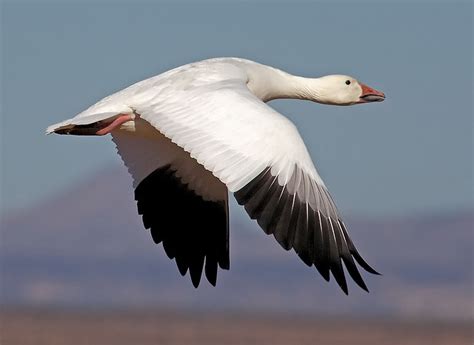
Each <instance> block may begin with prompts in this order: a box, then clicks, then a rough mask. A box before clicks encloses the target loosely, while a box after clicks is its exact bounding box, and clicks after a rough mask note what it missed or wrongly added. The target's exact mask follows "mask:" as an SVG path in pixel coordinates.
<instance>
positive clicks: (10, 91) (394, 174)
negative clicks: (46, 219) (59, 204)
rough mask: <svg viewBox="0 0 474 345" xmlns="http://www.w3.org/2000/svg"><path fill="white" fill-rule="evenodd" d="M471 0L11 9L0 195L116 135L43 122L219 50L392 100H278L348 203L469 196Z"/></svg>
mask: <svg viewBox="0 0 474 345" xmlns="http://www.w3.org/2000/svg"><path fill="white" fill-rule="evenodd" d="M472 45H473V37H472V3H470V2H465V3H454V2H453V3H451V2H449V3H448V2H446V3H444V4H443V3H438V4H429V3H408V2H407V3H404V4H403V3H402V4H395V3H384V4H379V3H375V2H365V3H359V4H351V3H298V4H295V3H290V2H288V3H286V4H285V3H282V4H271V3H265V4H263V3H262V4H259V5H256V4H250V3H247V4H245V3H238V2H236V3H230V4H217V3H202V4H184V3H183V4H178V5H172V4H167V3H145V2H141V3H132V1H130V2H129V3H123V4H120V5H119V4H113V3H102V4H100V3H70V4H61V3H59V2H56V3H55V2H51V3H48V2H43V3H21V2H4V4H3V5H2V98H3V100H2V125H1V128H2V131H1V136H2V199H3V200H2V201H3V202H2V206H1V209H2V211H3V212H9V211H11V210H13V209H18V208H22V207H25V206H28V205H32V204H34V203H36V202H39V201H41V200H42V199H44V198H47V197H48V196H51V195H52V194H55V193H58V192H60V191H61V190H62V189H64V188H65V187H66V186H67V185H69V184H72V183H75V182H76V181H79V180H81V178H82V176H84V175H88V174H92V173H94V172H96V171H97V170H100V169H101V168H102V167H103V166H106V165H110V164H117V165H118V164H121V163H120V160H119V158H118V156H116V154H115V149H114V147H113V144H112V143H111V142H110V140H109V139H107V138H103V137H100V138H85V137H62V136H45V135H44V128H45V127H46V126H48V125H49V124H51V123H54V122H57V121H60V120H63V119H66V118H70V117H72V116H74V115H75V114H76V113H78V112H80V111H82V110H83V109H85V108H86V107H88V106H89V105H90V104H92V103H94V102H95V101H97V100H98V99H100V98H102V97H104V96H107V95H108V94H110V93H112V92H114V91H116V90H119V89H121V88H123V87H126V86H128V85H130V84H131V83H133V82H135V81H138V80H140V79H143V78H146V77H150V76H153V75H156V74H158V73H161V72H163V71H165V70H167V69H169V68H171V67H175V66H178V65H181V64H184V63H188V62H192V61H196V60H200V59H203V58H208V57H216V56H238V57H245V58H249V59H253V60H256V61H258V62H261V63H265V64H269V65H273V66H275V67H279V68H281V69H284V70H286V71H288V72H291V73H294V74H299V75H304V76H319V75H324V74H333V73H344V74H350V75H353V76H355V77H356V78H358V79H359V80H361V81H363V82H365V83H367V84H368V85H370V86H372V87H375V88H377V89H380V90H383V91H384V92H385V93H386V94H387V100H386V101H385V102H383V103H380V104H370V105H366V106H356V107H331V106H322V105H318V104H314V103H310V102H301V101H275V102H272V103H271V104H272V106H274V107H276V108H277V109H278V110H279V111H281V112H282V113H284V114H285V115H288V117H289V118H291V119H292V120H293V121H294V122H295V123H296V124H297V126H298V127H299V129H300V132H301V134H302V136H303V138H304V140H305V142H306V143H307V145H308V148H309V151H310V152H311V155H312V157H313V160H314V161H315V164H316V167H317V168H318V170H319V171H320V173H321V175H322V176H323V179H324V180H325V181H326V184H327V185H328V186H329V188H330V190H331V191H332V193H333V195H334V197H335V198H336V201H337V203H338V205H339V207H340V208H341V209H342V210H343V211H344V212H348V213H351V214H362V215H373V216H379V215H395V214H407V213H416V212H439V211H443V210H448V211H451V210H456V209H459V208H463V209H464V208H470V207H472V195H473V188H472V172H473V164H472V144H473V142H472V130H473V118H472V113H473V108H472V95H473V84H472V78H473V74H472V61H473V59H472V58H473V56H472Z"/></svg>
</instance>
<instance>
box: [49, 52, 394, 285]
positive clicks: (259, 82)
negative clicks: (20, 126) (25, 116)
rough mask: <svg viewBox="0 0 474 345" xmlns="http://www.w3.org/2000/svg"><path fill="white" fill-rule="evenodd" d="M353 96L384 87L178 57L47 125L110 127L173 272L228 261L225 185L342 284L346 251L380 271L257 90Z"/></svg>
mask: <svg viewBox="0 0 474 345" xmlns="http://www.w3.org/2000/svg"><path fill="white" fill-rule="evenodd" d="M277 98H293V99H304V100H311V101H314V102H318V103H323V104H333V105H353V104H360V103H369V102H379V101H383V100H384V98H385V95H384V94H383V93H382V92H379V91H377V90H374V89H372V88H370V87H368V86H366V85H364V84H362V83H360V82H358V81H357V80H356V79H354V78H352V77H349V76H344V75H329V76H324V77H321V78H303V77H298V76H294V75H290V74H288V73H286V72H283V71H281V70H279V69H276V68H273V67H269V66H266V65H262V64H259V63H256V62H253V61H249V60H244V59H239V58H215V59H209V60H204V61H200V62H196V63H191V64H187V65H184V66H181V67H177V68H175V69H172V70H170V71H167V72H165V73H163V74H160V75H158V76H155V77H152V78H149V79H146V80H143V81H140V82H138V83H136V84H134V85H132V86H130V87H127V88H126V89H124V90H121V91H119V92H117V93H114V94H112V95H111V96H108V97H106V98H104V99H102V100H101V101H99V102H98V103H96V104H94V105H92V106H91V107H90V108H88V109H87V110H85V111H84V112H82V113H80V114H78V115H77V116H76V117H74V118H72V119H70V120H66V121H64V122H60V123H58V124H55V125H52V126H50V127H48V128H47V133H57V134H72V135H105V134H109V133H110V134H111V135H112V139H113V141H114V142H115V144H116V145H117V151H118V153H119V155H120V156H121V157H122V160H123V161H124V163H125V165H126V166H127V168H128V170H129V172H130V174H131V175H132V177H133V186H134V188H135V199H136V201H137V206H138V213H139V214H140V215H142V217H143V223H144V226H145V228H147V229H150V232H151V236H152V238H153V240H154V241H155V242H156V243H163V248H164V250H165V252H166V254H167V255H168V257H169V258H170V259H175V260H176V264H177V266H178V269H179V272H180V273H181V274H182V275H185V274H186V272H187V271H189V272H190V276H191V280H192V283H193V285H194V286H195V287H197V286H198V285H199V282H200V280H201V275H202V272H203V270H204V272H205V275H206V277H207V280H208V281H209V282H210V283H211V284H212V285H215V284H216V280H217V270H218V267H220V268H222V269H229V266H230V264H229V210H228V191H230V192H233V194H234V196H235V198H236V199H237V201H238V203H239V204H240V205H243V206H244V207H245V210H246V211H247V213H248V214H249V216H250V217H251V218H252V219H256V220H257V222H258V224H259V225H260V227H261V228H262V229H263V230H264V231H265V233H267V234H273V236H274V237H275V239H276V240H277V241H278V243H279V244H280V245H281V246H282V247H283V248H284V249H286V250H290V249H294V250H295V252H296V253H297V254H298V256H299V257H300V258H301V260H302V261H303V262H304V263H305V264H307V265H308V266H312V265H314V266H315V267H316V269H317V270H318V271H319V272H320V274H321V275H322V276H323V277H324V279H326V280H327V281H329V279H330V273H332V275H333V276H334V278H335V280H336V281H337V283H338V284H339V286H340V287H341V288H342V290H343V291H344V292H345V293H346V294H347V292H348V289H347V283H346V279H345V276H344V270H343V265H342V263H344V265H345V267H346V269H347V272H348V273H349V275H350V276H351V277H352V279H353V280H354V281H355V282H356V283H357V284H358V285H359V286H360V287H361V288H362V289H364V290H366V291H368V290H367V286H366V284H365V283H364V281H363V279H362V277H361V274H360V273H359V270H358V268H357V266H356V262H357V263H358V264H359V265H360V266H361V267H362V268H364V269H365V270H366V271H368V272H370V273H373V274H378V273H377V272H376V271H375V270H374V269H373V268H371V267H370V266H369V265H368V264H367V263H366V262H365V261H364V259H363V258H362V257H361V256H360V254H359V252H358V251H357V249H356V248H355V246H354V244H353V242H352V241H351V239H350V237H349V235H348V232H347V230H346V226H345V225H344V223H343V221H342V219H341V216H340V215H339V213H338V210H337V208H336V205H335V203H334V201H333V200H332V198H331V196H330V194H329V192H328V190H327V189H326V186H325V185H324V183H323V181H322V180H321V177H320V176H319V175H318V173H317V171H316V169H315V167H314V165H313V163H312V160H311V158H310V155H309V154H308V151H307V149H306V147H305V145H304V143H303V140H302V139H301V137H300V135H299V133H298V130H297V129H296V127H295V126H294V125H293V123H292V122H291V121H289V120H288V119H287V118H286V117H284V116H283V115H281V114H280V113H278V112H277V111H275V110H274V109H273V108H271V107H270V106H268V105H267V104H266V102H268V101H270V100H273V99H277Z"/></svg>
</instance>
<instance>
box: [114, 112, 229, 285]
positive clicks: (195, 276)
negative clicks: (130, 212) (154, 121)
mask: <svg viewBox="0 0 474 345" xmlns="http://www.w3.org/2000/svg"><path fill="white" fill-rule="evenodd" d="M136 126H140V127H150V128H147V129H146V130H145V131H144V132H145V133H147V135H145V136H137V135H134V134H132V133H131V132H127V131H122V130H119V131H113V132H112V138H113V141H114V142H115V144H116V146H117V151H118V153H119V155H120V156H121V157H122V160H123V161H124V163H125V165H126V166H127V168H128V170H129V172H130V174H131V175H132V177H133V186H134V187H135V200H136V201H137V206H138V213H139V214H140V215H142V218H143V224H144V226H145V228H147V229H149V230H150V232H151V235H152V238H153V240H154V242H155V243H157V244H159V243H163V248H164V250H165V252H166V254H167V256H168V257H169V258H170V259H175V260H176V264H177V266H178V269H179V272H180V273H181V274H182V275H183V276H184V275H185V274H186V273H187V272H188V271H189V274H190V276H191V280H192V283H193V285H194V286H195V287H197V286H198V285H199V282H200V280H201V275H202V272H203V270H204V272H205V275H206V278H207V280H208V281H209V282H210V283H211V284H212V285H214V286H215V285H216V281H217V271H218V266H219V267H221V268H222V269H229V220H228V219H229V218H228V202H227V201H228V192H227V188H226V186H225V185H224V184H223V183H222V182H220V181H219V180H218V179H217V178H216V177H215V176H213V175H212V174H211V173H210V172H209V171H208V170H206V169H204V167H203V166H202V165H200V164H199V163H197V162H196V160H194V159H193V158H191V157H190V156H189V153H188V152H186V151H184V150H183V149H182V148H180V147H179V146H176V145H175V144H173V143H172V142H171V141H170V140H169V139H168V138H166V137H165V136H163V135H162V134H161V133H160V132H159V131H157V130H156V129H154V128H152V127H151V126H150V125H149V124H147V123H146V122H145V121H143V120H141V121H140V120H138V121H137V122H136Z"/></svg>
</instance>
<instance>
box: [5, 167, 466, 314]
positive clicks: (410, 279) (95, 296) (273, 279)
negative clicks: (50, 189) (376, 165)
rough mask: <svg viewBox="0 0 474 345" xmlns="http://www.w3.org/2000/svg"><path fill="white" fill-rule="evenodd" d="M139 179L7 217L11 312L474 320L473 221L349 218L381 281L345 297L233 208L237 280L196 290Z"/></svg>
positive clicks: (111, 177) (101, 178)
mask: <svg viewBox="0 0 474 345" xmlns="http://www.w3.org/2000/svg"><path fill="white" fill-rule="evenodd" d="M130 185H131V183H130V179H129V177H128V175H127V173H126V171H125V169H123V168H121V167H120V168H119V167H110V168H109V169H106V170H103V171H101V172H100V173H98V174H96V175H94V176H90V177H89V178H87V179H84V180H83V181H81V182H80V183H78V184H76V185H75V186H73V187H71V188H70V189H69V190H67V191H64V192H63V193H62V194H60V195H57V196H56V197H54V198H52V199H50V200H47V201H44V202H43V203H40V204H38V205H36V206H35V207H32V208H30V209H26V210H23V211H21V212H16V213H15V214H9V215H6V216H5V217H4V218H3V220H2V239H1V240H2V241H1V243H2V244H1V253H0V259H1V263H2V282H1V283H2V296H1V302H2V303H3V304H14V305H16V304H29V305H31V304H33V305H45V304H46V305H50V304H53V305H66V306H78V305H79V306H114V307H126V306H150V305H154V306H162V307H178V308H205V309H245V310H252V309H257V310H266V311H269V310H270V311H271V310H290V311H291V310H293V311H301V312H309V313H316V314H318V313H330V314H356V313H358V314H364V315H385V316H413V317H426V316H428V317H432V318H446V319H458V318H464V319H466V318H472V308H473V302H472V297H473V296H472V288H473V286H472V268H473V267H472V266H473V262H472V258H473V257H472V254H473V252H472V248H473V246H472V239H473V233H472V229H473V225H474V216H473V214H472V212H467V211H466V212H459V213H457V214H442V215H423V216H419V217H410V218H404V219H385V220H380V219H379V220H370V219H353V218H348V219H347V221H346V222H347V223H348V225H349V228H350V233H351V234H352V237H353V239H354V241H355V243H356V245H358V247H359V249H360V251H361V253H362V254H363V256H364V257H365V258H366V259H367V260H368V262H369V263H370V264H372V265H373V266H374V267H375V268H376V269H378V270H379V271H381V272H382V273H383V276H382V277H375V276H370V275H365V277H366V278H367V279H366V281H367V283H368V286H369V289H370V290H371V293H370V294H367V293H365V292H363V291H361V290H360V289H358V288H357V287H356V286H355V285H354V284H350V293H349V296H348V297H346V296H345V295H344V294H343V293H342V292H341V291H340V290H339V289H338V288H337V287H336V284H335V283H334V282H332V281H331V283H330V284H327V283H326V282H324V281H323V279H322V278H321V277H320V276H319V275H318V273H317V272H316V270H315V269H310V268H308V267H306V266H305V265H304V264H302V263H301V262H300V261H299V260H298V258H297V257H296V255H295V254H294V253H293V252H285V251H283V250H282V249H281V248H280V247H279V245H278V244H277V243H276V242H275V241H274V239H273V238H271V237H268V236H266V235H265V234H264V233H263V232H262V231H261V230H260V229H258V228H257V227H256V225H255V224H254V223H253V222H251V221H249V220H247V218H246V217H245V215H244V214H243V212H242V211H240V210H238V209H237V207H235V205H234V207H233V212H234V213H233V217H232V232H231V271H230V272H227V271H225V272H223V271H220V273H219V276H218V286H217V287H216V288H212V287H211V286H210V285H208V284H207V282H205V281H203V282H201V286H200V288H199V289H197V290H195V289H194V288H193V287H192V285H191V281H190V279H189V277H184V278H182V277H181V276H180V275H179V273H178V271H177V268H176V266H175V263H174V262H172V261H170V260H168V258H166V256H165V255H164V253H163V250H162V248H161V245H160V246H156V245H155V244H154V243H153V242H152V240H151V238H150V236H149V234H148V233H147V231H145V230H144V229H143V228H142V225H141V220H140V219H139V217H138V215H137V214H136V208H135V204H134V202H133V197H132V190H131V188H130Z"/></svg>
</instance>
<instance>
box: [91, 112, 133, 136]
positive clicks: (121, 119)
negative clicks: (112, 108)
mask: <svg viewBox="0 0 474 345" xmlns="http://www.w3.org/2000/svg"><path fill="white" fill-rule="evenodd" d="M134 117H135V116H134V115H119V116H118V117H117V118H116V119H115V120H114V121H113V122H112V123H111V124H110V125H108V126H107V127H104V128H102V129H101V130H98V131H97V132H96V133H95V134H97V135H106V134H109V133H110V132H112V131H113V130H114V129H115V128H117V127H119V126H120V125H122V124H123V123H125V122H128V121H132V120H133V119H134Z"/></svg>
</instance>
